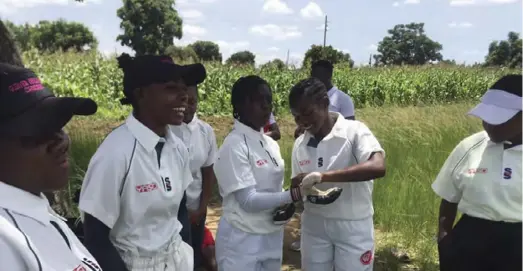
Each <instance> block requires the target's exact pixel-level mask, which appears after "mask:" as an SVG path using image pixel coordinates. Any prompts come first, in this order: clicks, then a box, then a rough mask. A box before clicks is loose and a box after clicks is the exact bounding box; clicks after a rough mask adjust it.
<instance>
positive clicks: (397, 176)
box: [68, 104, 481, 270]
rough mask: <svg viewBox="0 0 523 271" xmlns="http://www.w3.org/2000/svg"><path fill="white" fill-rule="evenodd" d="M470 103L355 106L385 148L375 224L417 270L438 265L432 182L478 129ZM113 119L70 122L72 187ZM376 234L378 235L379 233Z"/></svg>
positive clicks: (289, 141)
mask: <svg viewBox="0 0 523 271" xmlns="http://www.w3.org/2000/svg"><path fill="white" fill-rule="evenodd" d="M469 108H470V104H456V105H447V106H429V107H406V108H396V107H383V108H366V109H361V110H357V112H356V118H357V119H359V120H362V121H363V122H365V123H366V124H367V125H368V126H369V127H370V129H371V130H372V131H373V132H374V133H375V135H376V137H377V138H378V140H379V141H380V143H381V144H382V146H383V148H384V149H385V151H386V161H387V175H386V177H385V178H383V179H378V180H376V181H375V185H374V196H373V197H374V206H375V224H376V227H377V228H378V229H379V231H380V232H383V235H379V236H382V239H381V240H377V243H378V244H381V246H386V245H390V244H394V246H400V247H402V248H405V249H407V251H408V252H410V254H411V256H414V260H415V261H416V266H418V267H419V268H421V270H437V269H435V268H437V265H436V264H435V263H436V250H435V249H436V248H435V243H434V239H433V238H434V236H435V233H436V225H437V223H436V220H437V210H438V206H439V199H438V198H437V197H436V196H435V194H434V193H433V192H432V190H431V187H430V185H431V183H432V181H433V180H434V178H435V176H436V175H437V173H438V172H439V169H440V168H441V166H442V165H443V162H444V161H445V159H446V158H447V156H448V154H449V153H450V151H451V150H452V149H453V148H454V147H455V146H456V144H457V143H458V142H459V141H460V140H461V139H463V138H464V137H466V136H468V135H470V134H472V133H475V132H477V131H479V130H480V129H481V126H480V122H479V121H478V120H476V119H474V118H471V117H468V116H466V115H465V113H466V112H467V110H468V109H469ZM203 119H204V120H206V121H208V122H209V123H210V124H211V125H212V126H213V127H214V128H215V131H216V134H217V137H218V142H222V140H223V137H224V136H225V135H226V134H227V133H228V132H229V131H230V128H231V124H232V121H231V119H230V118H227V117H207V118H205V117H204V118H203ZM278 123H279V125H280V129H281V131H282V134H283V136H282V139H281V140H280V141H279V144H280V147H281V151H282V155H283V157H284V159H285V162H286V176H287V178H286V179H287V180H288V179H289V177H290V172H291V171H290V165H291V163H290V156H291V151H292V146H293V141H294V140H293V138H292V134H293V132H294V127H295V126H294V122H293V120H292V119H291V118H290V117H284V118H280V119H278ZM117 125H119V123H117V122H100V121H91V120H86V119H79V120H75V121H73V122H72V123H71V124H69V126H68V130H69V132H70V136H71V137H72V139H73V144H72V150H71V156H72V160H73V165H74V172H73V179H72V187H78V186H79V185H80V184H79V182H80V180H81V177H82V176H83V172H84V171H85V169H86V167H87V164H88V162H89V159H90V157H91V156H92V154H93V153H94V151H95V150H96V148H97V146H98V144H99V143H100V141H101V140H102V139H103V137H104V136H105V134H107V133H108V132H109V131H110V130H111V127H116V126H117ZM379 236H378V238H380V237H379Z"/></svg>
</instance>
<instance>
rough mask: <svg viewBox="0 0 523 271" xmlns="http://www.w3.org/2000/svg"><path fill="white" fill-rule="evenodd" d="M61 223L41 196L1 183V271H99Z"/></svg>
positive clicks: (91, 258)
mask: <svg viewBox="0 0 523 271" xmlns="http://www.w3.org/2000/svg"><path fill="white" fill-rule="evenodd" d="M64 221H65V219H64V218H62V217H60V216H58V215H57V214H56V213H55V212H54V211H53V210H52V209H51V207H50V206H49V202H48V201H47V198H46V197H45V196H44V195H43V194H42V195H41V196H40V197H38V196H35V195H33V194H31V193H28V192H26V191H23V190H21V189H19V188H16V187H13V186H10V185H8V184H5V183H3V182H0V270H6V271H7V270H9V271H27V270H35V271H38V270H41V271H55V270H73V271H80V270H81V271H93V270H94V271H98V270H102V269H101V268H100V267H99V266H98V263H97V262H96V260H95V259H94V258H93V256H91V254H90V253H89V252H88V251H87V249H86V248H85V247H84V246H83V245H82V243H81V242H80V241H79V240H78V238H77V237H76V236H75V234H74V233H73V232H72V231H71V230H70V229H69V227H68V226H67V224H66V223H65V222H64ZM53 224H54V225H53ZM58 229H60V230H58ZM60 231H61V233H60ZM62 234H63V235H62Z"/></svg>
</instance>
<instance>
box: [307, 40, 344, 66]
mask: <svg viewBox="0 0 523 271" xmlns="http://www.w3.org/2000/svg"><path fill="white" fill-rule="evenodd" d="M321 59H324V60H328V61H330V62H331V63H332V64H338V63H348V64H349V66H350V67H352V66H354V61H353V60H352V59H351V57H350V54H348V53H343V52H342V51H338V50H336V49H334V48H333V47H332V46H330V45H329V46H325V47H323V46H321V45H311V48H309V50H307V52H305V57H304V58H303V66H310V64H311V63H314V62H316V61H318V60H321Z"/></svg>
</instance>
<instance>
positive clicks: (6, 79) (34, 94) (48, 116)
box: [0, 63, 97, 137]
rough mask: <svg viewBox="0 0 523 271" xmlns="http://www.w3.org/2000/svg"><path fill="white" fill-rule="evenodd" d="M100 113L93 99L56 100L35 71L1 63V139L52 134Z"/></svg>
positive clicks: (58, 98)
mask: <svg viewBox="0 0 523 271" xmlns="http://www.w3.org/2000/svg"><path fill="white" fill-rule="evenodd" d="M96 111H97V105H96V103H95V102H94V101H93V100H91V99H88V98H73V97H56V96H55V95H53V93H52V92H51V91H50V90H49V89H47V88H46V87H44V86H43V85H42V83H41V81H40V79H39V78H38V77H37V76H36V75H35V74H34V73H33V72H32V71H31V70H28V69H25V68H21V67H17V66H12V65H9V64H4V63H0V137H39V136H45V135H49V134H51V133H55V132H58V131H60V129H62V128H63V127H64V126H65V125H66V124H67V122H69V120H71V118H72V117H73V116H74V115H83V116H87V115H92V114H94V113H96Z"/></svg>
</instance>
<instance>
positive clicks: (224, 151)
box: [214, 120, 285, 234]
mask: <svg viewBox="0 0 523 271" xmlns="http://www.w3.org/2000/svg"><path fill="white" fill-rule="evenodd" d="M284 170H285V164H284V161H283V158H282V157H281V154H280V147H279V146H278V143H276V141H274V140H273V139H272V138H270V137H268V136H266V135H264V134H263V133H262V132H259V131H255V130H253V129H252V128H250V127H248V126H246V125H244V124H242V123H241V122H239V121H237V120H235V121H234V127H233V130H232V131H231V133H229V135H227V137H226V138H225V140H224V142H223V145H222V146H221V148H220V150H219V151H218V159H217V160H216V163H215V164H214V173H215V174H216V179H217V182H218V185H219V188H220V195H221V196H222V198H223V202H222V207H223V216H224V217H225V219H226V220H227V222H229V224H231V225H232V226H234V227H235V228H237V229H240V230H242V231H244V232H247V233H255V234H267V233H272V232H276V231H278V230H281V228H282V226H278V225H274V223H273V221H272V211H273V210H267V211H263V212H257V213H249V212H246V211H244V210H243V209H242V208H241V206H240V204H239V203H238V201H237V200H236V198H235V196H234V194H233V193H234V192H235V191H238V190H240V189H243V188H246V187H249V186H255V188H256V190H257V191H261V192H281V191H282V190H283V178H284Z"/></svg>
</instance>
